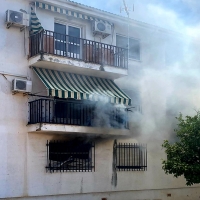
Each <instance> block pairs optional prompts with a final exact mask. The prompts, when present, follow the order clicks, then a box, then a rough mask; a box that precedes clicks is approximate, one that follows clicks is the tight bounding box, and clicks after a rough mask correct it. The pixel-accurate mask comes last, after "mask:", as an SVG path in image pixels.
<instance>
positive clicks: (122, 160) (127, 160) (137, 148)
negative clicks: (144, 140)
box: [114, 143, 147, 171]
mask: <svg viewBox="0 0 200 200" xmlns="http://www.w3.org/2000/svg"><path fill="white" fill-rule="evenodd" d="M114 148H115V155H116V169H117V170H118V171H146V170H147V146H146V145H145V144H135V143H134V144H131V143H129V144H128V143H119V144H116V145H115V147H114Z"/></svg>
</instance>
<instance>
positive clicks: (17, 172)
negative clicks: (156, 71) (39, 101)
mask: <svg viewBox="0 0 200 200" xmlns="http://www.w3.org/2000/svg"><path fill="white" fill-rule="evenodd" d="M1 2H2V3H1V7H0V36H1V37H0V71H5V72H10V73H13V74H15V73H16V74H22V75H26V76H28V77H29V79H30V80H33V92H39V93H40V94H42V95H45V87H44V86H43V84H42V83H41V82H40V80H39V78H38V77H37V76H36V75H35V74H34V73H33V71H32V69H30V68H29V67H28V61H27V55H28V39H27V36H28V33H27V32H26V34H25V38H26V41H25V47H26V48H25V50H26V51H25V52H24V32H20V31H19V28H15V27H11V28H10V29H6V28H5V24H4V16H5V11H6V10H7V9H11V10H16V11H19V9H24V10H29V5H28V1H26V0H18V1H15V0H1ZM38 17H39V18H40V20H41V22H42V24H43V25H44V28H46V29H49V30H53V20H54V18H55V16H53V13H51V14H50V13H49V12H47V11H42V12H41V11H39V10H38ZM57 18H63V17H61V16H57ZM78 21H79V20H77V23H83V22H78ZM83 26H84V27H86V28H89V26H90V24H89V23H88V22H87V23H85V24H83ZM121 30H122V29H120V28H119V29H117V28H116V30H115V31H116V32H118V31H119V32H120V31H121ZM133 31H134V30H133ZM139 32H141V34H139ZM86 33H88V32H87V31H86ZM147 33H149V32H148V31H144V30H143V29H138V30H137V31H135V32H134V34H135V35H137V37H139V36H140V37H141V40H142V45H144V47H142V48H144V49H145V47H146V45H147V46H148V47H149V46H152V45H153V44H154V42H152V43H151V42H149V41H148V40H145V38H146V36H145V34H147ZM148 36H149V35H148ZM87 38H89V39H90V38H91V39H92V36H91V35H87ZM108 40H110V39H109V37H108V38H107V41H108ZM105 41H106V40H105ZM154 41H156V38H154ZM109 42H110V41H109ZM159 42H160V40H159ZM152 48H153V47H152ZM157 51H158V53H159V52H160V49H157ZM147 52H148V50H147V48H146V50H145V51H143V53H147ZM149 57H150V56H149ZM148 62H149V61H148V59H146V60H142V62H135V61H133V66H136V68H137V67H139V66H141V65H142V66H148ZM158 62H162V61H158ZM136 68H135V69H136ZM130 72H131V69H130ZM134 72H135V73H136V72H137V71H136V70H135V71H134ZM6 77H7V79H6V78H4V77H3V76H2V75H0V138H1V140H0V158H1V159H0V169H1V170H0V198H10V199H13V198H14V197H26V198H24V199H28V197H27V196H33V198H32V199H37V198H36V197H39V196H41V197H40V198H38V199H101V198H103V197H107V198H108V199H124V198H125V199H157V200H158V199H167V198H166V193H168V192H169V193H173V194H174V196H173V195H172V197H173V198H171V199H197V197H198V191H199V188H192V189H191V190H189V189H188V188H185V181H184V179H182V178H180V179H175V178H173V177H172V176H167V175H165V174H164V172H163V171H162V169H161V164H160V163H161V160H160V159H161V157H163V156H164V153H163V152H162V151H160V143H161V141H160V140H158V139H156V138H153V137H152V139H151V140H145V138H137V140H133V139H132V140H128V142H131V141H132V142H135V141H138V142H143V143H147V144H148V171H146V172H118V173H117V175H118V182H117V187H114V186H112V184H111V178H112V150H113V138H112V139H110V140H109V139H99V140H97V141H96V171H95V172H87V173H84V172H82V173H78V172H77V173H75V172H73V173H52V174H50V173H46V171H45V166H46V146H45V145H46V141H47V140H50V139H59V138H60V136H58V135H56V134H54V135H50V134H35V133H28V131H27V126H26V124H27V119H28V105H27V102H28V101H29V100H33V99H34V98H33V97H27V96H23V95H22V94H16V95H12V94H11V81H12V79H13V78H14V77H12V76H6ZM133 133H134V130H133ZM134 137H135V136H134V134H133V138H134ZM120 141H122V140H120ZM126 141H127V140H126ZM180 187H181V189H178V188H180ZM169 188H177V189H169ZM183 188H185V189H183ZM137 190H138V191H137ZM115 191H117V192H116V193H115ZM124 191H127V192H124ZM141 191H142V192H141ZM105 192H106V193H105ZM66 194H73V195H68V196H66ZM80 194H84V195H80ZM56 195H61V196H60V197H58V196H56ZM62 195H63V196H62ZM187 195H189V197H187ZM42 196H44V198H43V197H42ZM133 196H134V198H133Z"/></svg>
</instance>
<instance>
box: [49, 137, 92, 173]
mask: <svg viewBox="0 0 200 200" xmlns="http://www.w3.org/2000/svg"><path fill="white" fill-rule="evenodd" d="M94 152H95V145H94V143H91V142H87V143H84V142H80V141H78V140H73V141H47V166H46V169H47V171H50V172H56V171H60V172H69V171H71V172H91V171H92V170H95V163H94V161H95V159H94V156H95V155H94Z"/></svg>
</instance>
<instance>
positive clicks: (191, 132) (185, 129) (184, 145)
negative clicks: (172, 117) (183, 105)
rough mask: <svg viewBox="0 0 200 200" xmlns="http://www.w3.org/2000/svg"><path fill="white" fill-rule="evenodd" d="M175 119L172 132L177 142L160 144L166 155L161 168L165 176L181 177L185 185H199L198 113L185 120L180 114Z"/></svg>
mask: <svg viewBox="0 0 200 200" xmlns="http://www.w3.org/2000/svg"><path fill="white" fill-rule="evenodd" d="M176 119H177V120H178V124H177V125H178V127H177V129H175V130H174V131H175V133H176V136H177V139H178V141H177V142H175V143H173V144H170V143H169V141H168V140H165V141H164V143H163V144H162V147H164V148H165V153H166V154H167V159H166V160H163V161H162V168H163V170H164V171H165V173H166V174H173V175H174V176H175V177H179V176H182V175H183V176H184V177H185V179H186V185H193V184H195V183H200V112H197V114H196V115H195V116H192V117H191V116H186V117H185V118H183V116H182V114H180V115H179V117H176Z"/></svg>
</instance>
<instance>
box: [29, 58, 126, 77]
mask: <svg viewBox="0 0 200 200" xmlns="http://www.w3.org/2000/svg"><path fill="white" fill-rule="evenodd" d="M29 66H34V67H41V68H46V69H53V70H58V71H64V72H68V73H74V74H83V75H88V76H95V77H100V78H108V79H117V78H120V77H123V76H127V75H128V70H127V69H122V68H118V67H113V66H108V65H105V66H101V65H100V64H95V63H88V62H84V61H81V60H75V59H71V58H67V57H61V56H56V55H48V54H45V55H43V58H42V59H41V56H40V55H37V56H34V57H32V58H30V59H29Z"/></svg>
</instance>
